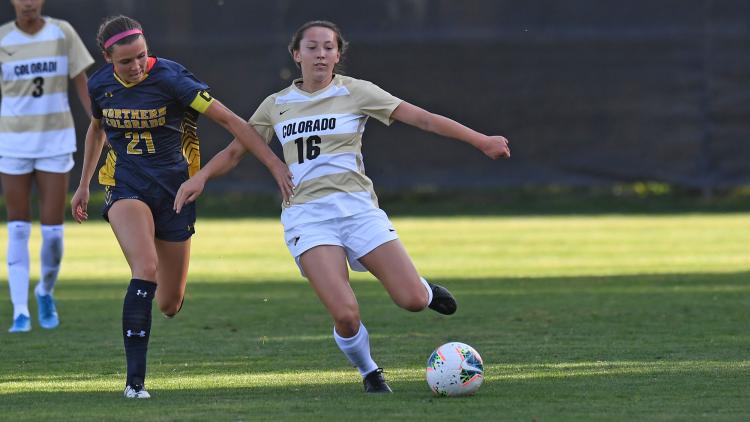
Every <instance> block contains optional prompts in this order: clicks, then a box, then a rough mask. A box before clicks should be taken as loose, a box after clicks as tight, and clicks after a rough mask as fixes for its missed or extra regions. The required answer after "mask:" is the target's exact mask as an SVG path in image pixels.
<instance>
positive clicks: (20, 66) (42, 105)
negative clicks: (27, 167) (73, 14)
mask: <svg viewBox="0 0 750 422" xmlns="http://www.w3.org/2000/svg"><path fill="white" fill-rule="evenodd" d="M0 63H1V64H2V72H3V74H2V80H0V89H1V90H2V106H0V156H8V157H19V158H40V157H51V156H55V155H62V154H67V153H71V152H73V151H75V150H76V135H75V129H74V127H73V117H72V116H71V114H70V105H69V104H68V79H69V78H73V77H75V76H77V75H78V74H79V73H81V72H82V71H84V70H85V69H86V68H87V67H89V66H91V64H92V63H94V59H93V58H92V57H91V55H90V54H89V52H88V51H87V50H86V47H85V46H84V45H83V42H82V41H81V38H80V37H79V36H78V34H77V33H76V32H75V30H74V29H73V27H72V26H70V24H69V23H68V22H66V21H64V20H60V19H54V18H50V17H47V16H45V17H44V26H42V29H41V30H39V32H37V33H36V34H33V35H31V34H27V33H25V32H23V31H21V30H20V29H19V28H18V26H16V23H15V22H8V23H6V24H5V25H3V26H0Z"/></svg>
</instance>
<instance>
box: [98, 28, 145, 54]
mask: <svg viewBox="0 0 750 422" xmlns="http://www.w3.org/2000/svg"><path fill="white" fill-rule="evenodd" d="M135 34H143V31H141V30H140V29H138V28H134V29H128V30H127V31H122V32H120V33H119V34H115V35H112V36H111V37H109V39H108V40H107V41H105V42H104V49H105V50H106V49H108V48H109V47H111V46H112V44H114V43H116V42H117V41H120V40H121V39H123V38H125V37H129V36H131V35H135Z"/></svg>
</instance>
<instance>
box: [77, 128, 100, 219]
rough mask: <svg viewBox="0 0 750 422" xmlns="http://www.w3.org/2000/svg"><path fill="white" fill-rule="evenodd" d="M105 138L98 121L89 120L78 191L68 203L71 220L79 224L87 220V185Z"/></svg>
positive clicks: (92, 174)
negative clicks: (71, 214)
mask: <svg viewBox="0 0 750 422" xmlns="http://www.w3.org/2000/svg"><path fill="white" fill-rule="evenodd" d="M105 139H106V136H105V134H104V128H102V124H101V121H100V120H97V119H91V123H89V128H88V130H87V131H86V141H85V143H84V149H83V168H82V169H81V182H80V183H79V184H78V189H76V192H75V193H74V194H73V199H71V201H70V210H71V212H72V213H73V219H74V220H75V221H76V222H78V223H81V222H83V221H84V220H86V219H88V218H89V214H88V206H89V183H91V178H92V177H93V176H94V170H96V164H97V163H98V162H99V156H100V155H101V154H102V148H103V147H104V141H105Z"/></svg>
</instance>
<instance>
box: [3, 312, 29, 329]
mask: <svg viewBox="0 0 750 422" xmlns="http://www.w3.org/2000/svg"><path fill="white" fill-rule="evenodd" d="M29 331H31V318H29V317H28V315H24V314H21V315H19V316H18V318H16V319H15V320H14V321H13V325H11V327H10V329H9V330H8V332H9V333H27V332H29Z"/></svg>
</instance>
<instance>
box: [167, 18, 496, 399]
mask: <svg viewBox="0 0 750 422" xmlns="http://www.w3.org/2000/svg"><path fill="white" fill-rule="evenodd" d="M345 47H346V42H345V41H344V40H343V37H342V36H341V32H340V31H339V29H338V27H337V26H336V25H334V24H333V23H331V22H321V21H313V22H308V23H306V24H304V25H302V27H301V28H300V29H299V30H297V32H296V33H295V34H294V36H293V37H292V42H291V43H290V45H289V51H290V53H291V54H292V57H293V59H294V61H295V62H296V63H297V64H298V65H299V67H300V68H301V70H302V78H301V79H297V80H295V81H294V82H292V84H291V86H289V87H288V88H286V89H284V90H282V91H280V92H278V93H276V94H272V95H271V96H269V97H268V98H267V99H266V100H265V101H263V103H261V105H260V106H259V107H258V109H257V110H256V112H255V114H253V116H252V117H251V118H250V123H251V124H252V125H253V127H255V128H256V129H257V130H258V131H259V132H260V134H261V135H262V136H264V137H265V139H266V140H267V141H270V140H271V139H272V137H273V135H274V132H275V135H276V137H277V138H278V139H279V141H280V142H281V143H282V145H283V150H284V157H285V159H286V162H287V164H288V165H289V167H290V169H291V170H292V172H293V174H294V181H295V183H296V186H295V192H294V197H293V198H292V201H291V204H285V206H284V209H283V211H282V214H281V220H282V223H283V225H284V230H285V238H286V242H287V246H288V247H289V251H290V252H291V254H292V256H293V257H294V258H295V260H296V261H297V265H299V267H300V270H302V273H303V275H305V276H306V277H307V278H308V280H309V281H310V285H311V286H312V287H313V289H315V292H316V293H317V294H318V297H319V298H320V300H321V302H323V304H324V305H325V306H326V308H327V309H328V311H329V312H330V314H331V316H332V318H333V321H334V333H333V334H334V339H335V341H336V344H337V345H338V346H339V348H340V349H341V351H342V352H344V354H345V355H346V356H347V357H348V358H349V360H350V362H351V363H352V364H354V366H356V367H357V369H358V370H359V372H360V374H361V375H362V376H363V381H364V387H365V391H367V392H369V393H383V392H390V391H391V389H390V387H389V386H388V384H386V382H385V379H384V378H383V376H382V373H381V372H382V370H381V369H380V368H378V365H377V364H376V363H375V362H374V361H373V359H372V357H371V356H370V342H369V336H368V333H367V329H366V328H365V326H364V324H363V323H362V321H361V320H360V313H359V304H358V303H357V299H356V297H355V296H354V292H353V291H352V289H351V287H350V285H349V272H348V269H347V261H348V262H349V266H350V267H351V268H352V269H354V270H357V271H365V270H366V271H369V272H371V273H372V274H373V275H374V276H375V277H377V278H378V280H380V282H381V283H382V284H383V286H384V287H385V288H386V290H387V291H388V293H389V294H390V296H391V298H392V299H393V301H394V302H395V303H396V304H397V305H399V306H400V307H402V308H404V309H407V310H409V311H415V312H416V311H421V310H423V309H425V308H426V307H429V308H430V309H433V310H435V311H437V312H439V313H442V314H452V313H454V312H455V311H456V309H457V304H456V302H455V300H454V299H453V296H452V295H451V294H450V292H449V291H448V290H447V289H445V288H443V287H442V286H438V285H435V284H432V283H429V282H428V281H427V280H425V279H424V278H422V277H420V275H419V273H418V272H417V269H416V268H415V266H414V264H413V263H412V261H411V258H410V257H409V255H408V254H407V253H406V250H405V249H404V247H403V245H402V244H401V241H400V240H399V239H398V235H397V234H396V231H395V229H393V226H392V225H391V224H390V221H389V220H388V217H387V216H386V215H385V213H384V212H383V211H382V210H380V209H379V208H378V203H377V199H376V195H375V191H374V188H373V186H372V181H371V180H370V179H369V178H368V177H367V176H366V175H365V174H364V165H363V164H362V153H361V146H362V145H361V141H362V132H363V131H364V127H365V123H366V122H367V120H368V118H370V117H372V118H375V119H377V120H380V121H382V122H383V123H385V124H390V123H391V122H392V121H393V120H398V121H401V122H404V123H407V124H409V125H412V126H415V127H417V128H419V129H422V130H426V131H429V132H433V133H436V134H438V135H442V136H446V137H449V138H453V139H457V140H460V141H464V142H467V143H469V144H470V145H472V146H474V147H476V148H477V149H478V150H480V151H481V152H482V153H484V154H485V155H486V156H488V157H490V158H492V159H498V158H501V157H506V158H507V157H510V149H509V148H508V140H507V139H505V138H504V137H502V136H487V135H484V134H481V133H479V132H476V131H474V130H472V129H470V128H468V127H466V126H464V125H462V124H460V123H458V122H456V121H453V120H451V119H448V118H446V117H443V116H439V115H436V114H433V113H430V112H428V111H426V110H423V109H421V108H419V107H417V106H414V105H412V104H409V103H408V102H406V101H402V100H401V99H399V98H396V97H394V96H392V95H391V94H389V93H387V92H385V91H384V90H382V89H380V88H378V87H377V86H375V85H374V84H372V83H370V82H367V81H362V80H358V79H355V78H351V77H347V76H342V75H338V74H336V73H335V68H336V65H337V64H338V63H339V61H340V60H341V56H342V55H343V54H344V51H345ZM305 138H306V139H305ZM303 141H306V142H303ZM305 149H306V151H307V153H306V154H303V152H305ZM243 154H244V147H243V146H242V145H241V144H240V143H238V142H232V143H231V144H230V145H229V146H228V147H227V148H226V149H224V150H223V151H221V152H219V153H218V154H217V155H216V156H215V157H214V158H212V159H211V161H210V162H209V163H208V164H206V167H205V168H204V169H203V170H201V171H200V172H199V173H198V174H196V177H194V178H192V179H190V180H189V181H187V182H186V183H184V184H183V185H182V187H181V188H180V191H179V192H178V194H177V200H176V202H175V207H176V209H178V210H179V209H180V207H181V205H182V204H183V203H185V202H190V201H192V200H194V199H195V198H196V197H197V196H198V195H199V194H200V192H201V191H202V190H203V186H204V184H205V182H206V180H208V179H210V178H212V177H215V176H218V175H221V174H224V173H226V172H227V171H229V170H230V169H231V168H232V167H234V166H235V165H236V164H237V162H239V160H240V158H241V157H242V156H243Z"/></svg>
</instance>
